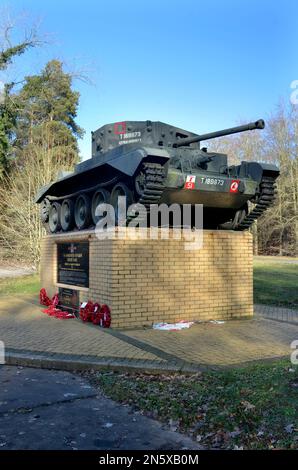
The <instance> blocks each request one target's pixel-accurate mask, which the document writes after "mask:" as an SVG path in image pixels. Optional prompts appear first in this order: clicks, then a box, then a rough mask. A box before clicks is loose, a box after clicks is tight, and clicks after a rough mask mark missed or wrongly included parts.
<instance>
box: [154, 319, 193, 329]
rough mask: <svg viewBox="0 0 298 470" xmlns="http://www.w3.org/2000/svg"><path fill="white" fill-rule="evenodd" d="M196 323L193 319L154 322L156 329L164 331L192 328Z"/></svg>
mask: <svg viewBox="0 0 298 470" xmlns="http://www.w3.org/2000/svg"><path fill="white" fill-rule="evenodd" d="M193 324H194V322H193V321H183V320H182V321H179V322H178V323H154V325H153V329H154V330H162V331H179V330H185V328H190V327H191V326H192V325H193Z"/></svg>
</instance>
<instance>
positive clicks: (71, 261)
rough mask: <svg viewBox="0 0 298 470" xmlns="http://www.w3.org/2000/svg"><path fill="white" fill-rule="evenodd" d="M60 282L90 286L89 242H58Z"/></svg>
mask: <svg viewBox="0 0 298 470" xmlns="http://www.w3.org/2000/svg"><path fill="white" fill-rule="evenodd" d="M57 257H58V262H57V267H58V275H57V279H58V283H59V284H68V285H72V286H78V287H89V242H79V243H57Z"/></svg>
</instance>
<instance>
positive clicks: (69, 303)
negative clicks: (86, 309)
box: [59, 287, 80, 312]
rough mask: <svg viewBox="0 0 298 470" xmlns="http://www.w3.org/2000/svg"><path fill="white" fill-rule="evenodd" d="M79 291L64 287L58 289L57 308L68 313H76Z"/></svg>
mask: <svg viewBox="0 0 298 470" xmlns="http://www.w3.org/2000/svg"><path fill="white" fill-rule="evenodd" d="M79 303H80V299H79V291H78V290H75V289H68V288H66V287H59V307H60V308H62V309H63V310H67V311H70V312H73V311H75V312H77V311H78V310H79Z"/></svg>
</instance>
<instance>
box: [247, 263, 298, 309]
mask: <svg viewBox="0 0 298 470" xmlns="http://www.w3.org/2000/svg"><path fill="white" fill-rule="evenodd" d="M291 261H292V262H291ZM296 261H297V259H296ZM297 285H298V264H297V263H296V264H295V263H294V260H288V259H284V260H281V259H276V260H275V259H274V258H272V257H270V258H268V259H267V258H266V257H260V258H255V260H254V302H255V303H259V304H268V305H276V306H283V307H288V308H296V309H297V308H298V289H297Z"/></svg>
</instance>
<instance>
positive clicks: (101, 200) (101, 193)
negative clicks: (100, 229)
mask: <svg viewBox="0 0 298 470" xmlns="http://www.w3.org/2000/svg"><path fill="white" fill-rule="evenodd" d="M109 201H110V193H109V191H107V190H106V189H98V190H97V191H95V193H94V194H93V197H92V203H91V217H92V220H93V223H94V225H96V224H97V222H98V221H99V220H100V219H101V217H100V216H98V215H95V212H96V209H97V207H98V206H99V205H100V204H108V203H109Z"/></svg>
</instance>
